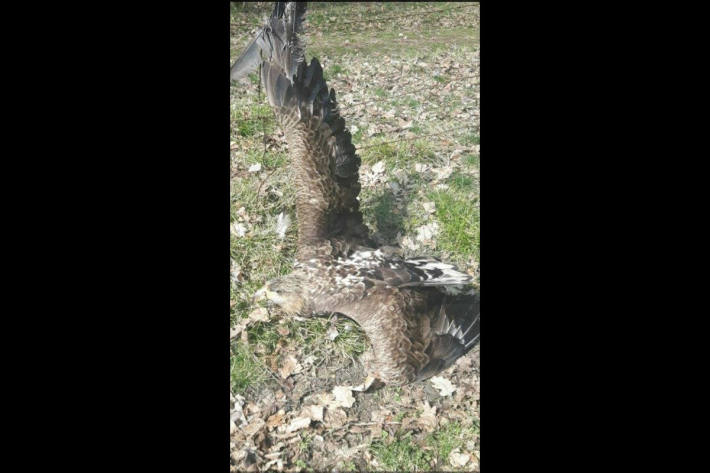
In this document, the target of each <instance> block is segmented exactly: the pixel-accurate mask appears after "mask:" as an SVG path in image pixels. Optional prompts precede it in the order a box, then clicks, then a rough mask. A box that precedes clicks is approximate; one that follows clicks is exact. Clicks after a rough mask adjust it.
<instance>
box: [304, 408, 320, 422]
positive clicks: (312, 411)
mask: <svg viewBox="0 0 710 473" xmlns="http://www.w3.org/2000/svg"><path fill="white" fill-rule="evenodd" d="M301 413H302V414H303V415H306V416H308V417H309V418H310V419H311V420H312V421H317V422H323V406H319V405H315V404H312V405H310V406H306V407H304V408H303V411H302V412H301Z"/></svg>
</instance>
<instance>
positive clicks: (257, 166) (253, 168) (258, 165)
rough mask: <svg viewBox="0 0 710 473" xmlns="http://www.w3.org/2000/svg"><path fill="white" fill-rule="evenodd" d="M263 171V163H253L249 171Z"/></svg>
mask: <svg viewBox="0 0 710 473" xmlns="http://www.w3.org/2000/svg"><path fill="white" fill-rule="evenodd" d="M259 171H261V163H256V164H252V165H251V166H249V172H259Z"/></svg>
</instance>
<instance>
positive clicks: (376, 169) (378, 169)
mask: <svg viewBox="0 0 710 473" xmlns="http://www.w3.org/2000/svg"><path fill="white" fill-rule="evenodd" d="M371 170H372V172H373V173H375V174H381V173H383V172H384V171H385V162H384V161H378V162H377V163H375V164H373V165H372V168H371Z"/></svg>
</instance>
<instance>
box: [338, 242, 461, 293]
mask: <svg viewBox="0 0 710 473" xmlns="http://www.w3.org/2000/svg"><path fill="white" fill-rule="evenodd" d="M337 262H338V264H339V265H341V266H342V267H343V268H344V270H345V271H346V272H349V273H351V274H353V275H357V276H358V277H359V278H363V280H364V281H366V282H364V283H365V285H372V284H374V285H386V286H390V287H411V286H459V285H466V284H469V283H470V282H471V281H472V280H473V278H472V277H471V276H470V275H468V274H466V273H462V272H461V271H459V270H458V269H456V266H454V265H452V264H448V263H444V262H441V261H439V260H437V259H436V258H431V257H417V258H410V259H403V258H401V257H399V256H397V255H396V254H394V253H393V252H389V251H385V249H383V248H380V249H377V250H373V249H369V248H368V249H360V250H357V251H354V252H352V253H351V254H350V255H349V256H348V257H346V258H339V259H338V260H337ZM350 280H351V281H352V280H353V277H351V278H350Z"/></svg>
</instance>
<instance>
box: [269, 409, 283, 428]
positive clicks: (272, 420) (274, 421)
mask: <svg viewBox="0 0 710 473" xmlns="http://www.w3.org/2000/svg"><path fill="white" fill-rule="evenodd" d="M283 419H284V410H283V409H279V411H278V412H277V413H276V414H274V415H272V416H269V418H268V419H266V427H268V428H269V429H273V428H274V427H278V426H279V425H281V424H282V423H283Z"/></svg>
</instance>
